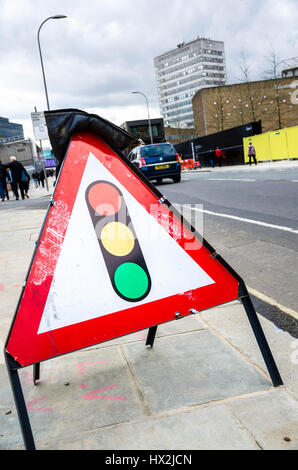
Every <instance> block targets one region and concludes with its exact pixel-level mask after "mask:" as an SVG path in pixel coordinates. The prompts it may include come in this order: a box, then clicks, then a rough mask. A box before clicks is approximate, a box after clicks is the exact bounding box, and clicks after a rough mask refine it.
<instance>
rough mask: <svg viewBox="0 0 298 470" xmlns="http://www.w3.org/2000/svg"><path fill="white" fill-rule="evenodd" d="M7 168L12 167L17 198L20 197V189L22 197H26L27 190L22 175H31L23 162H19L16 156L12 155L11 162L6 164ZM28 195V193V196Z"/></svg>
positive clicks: (13, 187)
mask: <svg viewBox="0 0 298 470" xmlns="http://www.w3.org/2000/svg"><path fill="white" fill-rule="evenodd" d="M5 167H6V168H9V169H10V174H11V178H12V183H11V184H12V190H13V192H14V195H15V197H16V200H17V201H18V199H19V191H18V189H19V190H20V192H21V196H22V199H25V191H24V182H23V181H22V177H23V178H24V175H25V176H27V178H28V177H29V175H28V173H27V171H26V169H25V168H24V167H23V165H22V163H21V162H18V161H17V159H16V157H10V162H9V163H6V164H5ZM26 197H28V195H27V196H26Z"/></svg>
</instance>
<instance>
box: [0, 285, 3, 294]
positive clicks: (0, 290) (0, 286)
mask: <svg viewBox="0 0 298 470" xmlns="http://www.w3.org/2000/svg"><path fill="white" fill-rule="evenodd" d="M3 290H4V285H3V284H0V292H2V291H3Z"/></svg>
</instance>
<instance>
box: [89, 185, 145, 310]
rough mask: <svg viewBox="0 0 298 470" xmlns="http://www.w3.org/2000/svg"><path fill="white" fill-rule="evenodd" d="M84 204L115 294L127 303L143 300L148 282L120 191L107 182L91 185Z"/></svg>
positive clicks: (138, 245)
mask: <svg viewBox="0 0 298 470" xmlns="http://www.w3.org/2000/svg"><path fill="white" fill-rule="evenodd" d="M86 202H87V206H88V209H89V213H90V216H91V220H92V223H93V227H94V230H95V233H96V236H97V239H98V243H99V246H100V249H101V252H102V255H103V258H104V261H105V264H106V268H107V271H108V274H109V277H110V280H111V283H112V286H113V288H114V290H115V292H116V294H117V295H118V296H119V297H121V298H122V299H124V300H127V301H128V302H138V301H140V300H143V299H144V298H145V297H147V295H148V294H149V292H150V289H151V278H150V274H149V272H148V268H147V265H146V262H145V260H144V257H143V254H142V250H141V247H140V244H139V241H138V239H137V236H136V233H135V230H134V227H133V224H132V221H131V218H130V215H129V212H128V208H127V205H126V203H125V200H124V197H123V195H122V193H121V191H120V190H119V189H118V188H117V187H116V186H115V185H114V184H112V183H110V182H108V181H95V182H93V183H91V184H90V185H89V186H88V188H87V190H86Z"/></svg>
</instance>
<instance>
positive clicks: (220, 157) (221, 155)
mask: <svg viewBox="0 0 298 470" xmlns="http://www.w3.org/2000/svg"><path fill="white" fill-rule="evenodd" d="M215 157H216V160H217V163H218V166H222V162H223V159H224V158H226V157H225V154H224V153H223V151H222V150H220V148H219V147H216V152H215Z"/></svg>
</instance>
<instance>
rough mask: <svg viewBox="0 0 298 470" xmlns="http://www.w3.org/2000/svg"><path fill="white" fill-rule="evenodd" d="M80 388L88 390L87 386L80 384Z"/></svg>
mask: <svg viewBox="0 0 298 470" xmlns="http://www.w3.org/2000/svg"><path fill="white" fill-rule="evenodd" d="M80 388H88V385H87V384H81V385H80Z"/></svg>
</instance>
